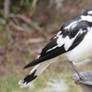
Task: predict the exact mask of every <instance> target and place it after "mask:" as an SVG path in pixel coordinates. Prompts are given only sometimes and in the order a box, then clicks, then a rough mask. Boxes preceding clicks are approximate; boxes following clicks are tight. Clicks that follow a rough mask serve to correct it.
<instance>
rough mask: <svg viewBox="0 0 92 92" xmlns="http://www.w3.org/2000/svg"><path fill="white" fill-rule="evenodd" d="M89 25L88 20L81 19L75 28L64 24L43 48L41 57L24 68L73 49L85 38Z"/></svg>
mask: <svg viewBox="0 0 92 92" xmlns="http://www.w3.org/2000/svg"><path fill="white" fill-rule="evenodd" d="M88 27H89V23H88V22H86V21H80V22H79V23H78V24H77V25H76V26H75V27H74V28H71V27H70V28H69V29H66V30H65V29H64V27H63V26H62V27H61V29H60V30H61V31H59V32H58V33H57V35H56V36H55V37H53V39H51V40H50V42H49V43H48V44H47V45H46V46H45V47H44V48H43V49H42V52H41V53H40V55H39V57H38V58H36V59H35V60H33V61H32V62H30V63H29V64H28V65H26V66H25V67H24V68H28V67H30V66H34V65H37V64H39V63H41V62H43V61H46V60H49V59H52V58H54V57H56V56H58V55H61V54H63V53H65V52H67V51H70V50H72V49H73V48H75V47H76V46H77V45H78V44H79V43H80V42H81V41H82V40H83V38H84V37H85V35H86V33H87V31H88V29H87V28H88ZM60 37H61V38H60ZM58 40H59V41H58ZM59 44H60V45H59Z"/></svg>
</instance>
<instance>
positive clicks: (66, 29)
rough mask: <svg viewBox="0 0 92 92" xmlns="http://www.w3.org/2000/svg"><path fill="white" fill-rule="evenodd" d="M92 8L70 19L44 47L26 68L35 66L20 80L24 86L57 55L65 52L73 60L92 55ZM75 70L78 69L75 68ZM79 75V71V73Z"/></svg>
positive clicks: (85, 58)
mask: <svg viewBox="0 0 92 92" xmlns="http://www.w3.org/2000/svg"><path fill="white" fill-rule="evenodd" d="M91 41H92V8H88V9H87V10H85V11H84V12H83V13H82V14H80V15H78V16H76V17H74V18H72V19H70V20H69V21H67V22H66V23H65V24H63V25H62V26H61V28H60V30H59V32H58V33H57V34H56V35H55V36H54V37H53V38H52V39H51V40H50V41H49V43H48V44H47V45H46V46H45V47H44V48H43V49H42V51H41V53H40V54H39V55H38V56H37V57H36V58H35V59H34V60H33V61H32V62H30V63H29V64H28V65H26V66H25V67H24V68H29V67H32V66H34V67H33V69H32V70H31V72H30V73H29V74H28V75H27V76H26V77H25V78H24V79H23V80H21V81H20V82H19V84H20V85H22V86H24V87H25V86H28V85H30V83H32V81H33V80H35V79H36V78H37V77H38V76H39V75H40V74H41V73H42V72H43V71H44V70H45V69H46V68H47V66H48V65H49V64H51V63H52V61H51V60H50V61H48V60H49V59H52V58H54V57H56V56H59V55H62V54H64V53H65V55H66V56H67V58H68V59H69V61H70V62H71V64H72V66H73V68H74V65H73V63H72V62H77V61H83V60H87V59H89V58H91V57H92V42H91ZM74 70H75V72H77V73H78V71H77V70H76V69H75V68H74ZM78 75H79V73H78Z"/></svg>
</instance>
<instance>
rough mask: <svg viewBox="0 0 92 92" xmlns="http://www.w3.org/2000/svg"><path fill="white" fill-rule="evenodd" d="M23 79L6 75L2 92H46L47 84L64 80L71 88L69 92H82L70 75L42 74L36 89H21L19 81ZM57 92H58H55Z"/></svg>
mask: <svg viewBox="0 0 92 92" xmlns="http://www.w3.org/2000/svg"><path fill="white" fill-rule="evenodd" d="M20 79H21V77H19V76H14V75H11V76H9V75H6V76H5V77H1V78H0V90H1V91H0V92H46V91H44V88H46V87H48V85H47V82H48V81H50V79H64V80H65V82H66V84H67V85H68V86H69V90H68V91H67V92H75V90H76V92H82V91H81V89H80V87H79V86H76V85H75V84H74V82H73V80H72V79H71V72H70V73H66V74H65V73H61V74H60V73H52V74H50V73H44V74H42V75H41V76H40V77H39V78H38V79H37V80H36V81H35V82H34V88H33V89H30V88H20V87H19V85H18V81H19V80H20ZM55 92H56V91H55Z"/></svg>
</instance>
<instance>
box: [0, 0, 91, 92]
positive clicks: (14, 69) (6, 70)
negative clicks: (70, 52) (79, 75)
mask: <svg viewBox="0 0 92 92" xmlns="http://www.w3.org/2000/svg"><path fill="white" fill-rule="evenodd" d="M87 8H92V0H0V92H75V90H76V92H83V91H82V90H81V89H80V87H79V86H78V85H77V86H76V85H75V84H74V82H73V80H72V78H71V76H72V74H73V73H74V72H73V71H72V68H71V66H70V65H69V63H68V62H67V60H66V58H65V57H64V55H63V56H62V57H61V56H59V57H58V58H56V59H53V60H54V61H56V62H55V63H53V64H52V65H50V66H49V67H48V69H47V70H46V71H45V72H44V73H43V74H42V75H41V76H40V77H39V78H38V79H37V80H36V81H35V82H34V84H33V85H32V87H31V88H23V89H22V88H20V87H19V85H18V81H19V80H20V79H23V78H24V76H25V75H26V74H27V73H28V72H29V70H30V69H28V70H23V67H24V66H25V65H26V64H28V62H30V61H31V60H32V59H33V58H34V57H35V56H36V55H37V54H38V53H40V51H41V49H42V48H43V47H44V45H45V44H46V43H47V42H48V40H49V39H50V38H51V37H53V36H54V35H55V33H57V32H58V30H59V28H60V27H61V25H62V24H64V23H65V22H66V21H67V20H68V19H70V18H72V17H73V16H76V15H78V14H80V13H81V12H82V11H83V10H85V9H87ZM91 65H92V64H91V63H90V64H88V65H86V66H82V67H81V68H80V67H79V68H78V69H79V70H80V71H84V70H88V69H92V68H91Z"/></svg>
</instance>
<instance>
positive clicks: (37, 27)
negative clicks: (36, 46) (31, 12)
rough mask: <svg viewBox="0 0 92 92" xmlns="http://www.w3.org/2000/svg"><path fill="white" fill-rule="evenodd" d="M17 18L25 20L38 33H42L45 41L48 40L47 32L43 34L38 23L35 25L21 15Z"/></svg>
mask: <svg viewBox="0 0 92 92" xmlns="http://www.w3.org/2000/svg"><path fill="white" fill-rule="evenodd" d="M15 17H16V18H19V19H21V20H23V21H24V22H26V23H27V24H29V25H32V26H33V27H34V28H35V29H36V31H37V32H38V33H40V34H41V35H42V36H43V37H44V38H45V39H47V35H46V32H43V30H42V29H41V28H40V27H39V26H38V25H37V24H36V23H33V22H32V20H31V19H29V18H27V17H25V16H23V15H20V14H18V15H16V16H15Z"/></svg>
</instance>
